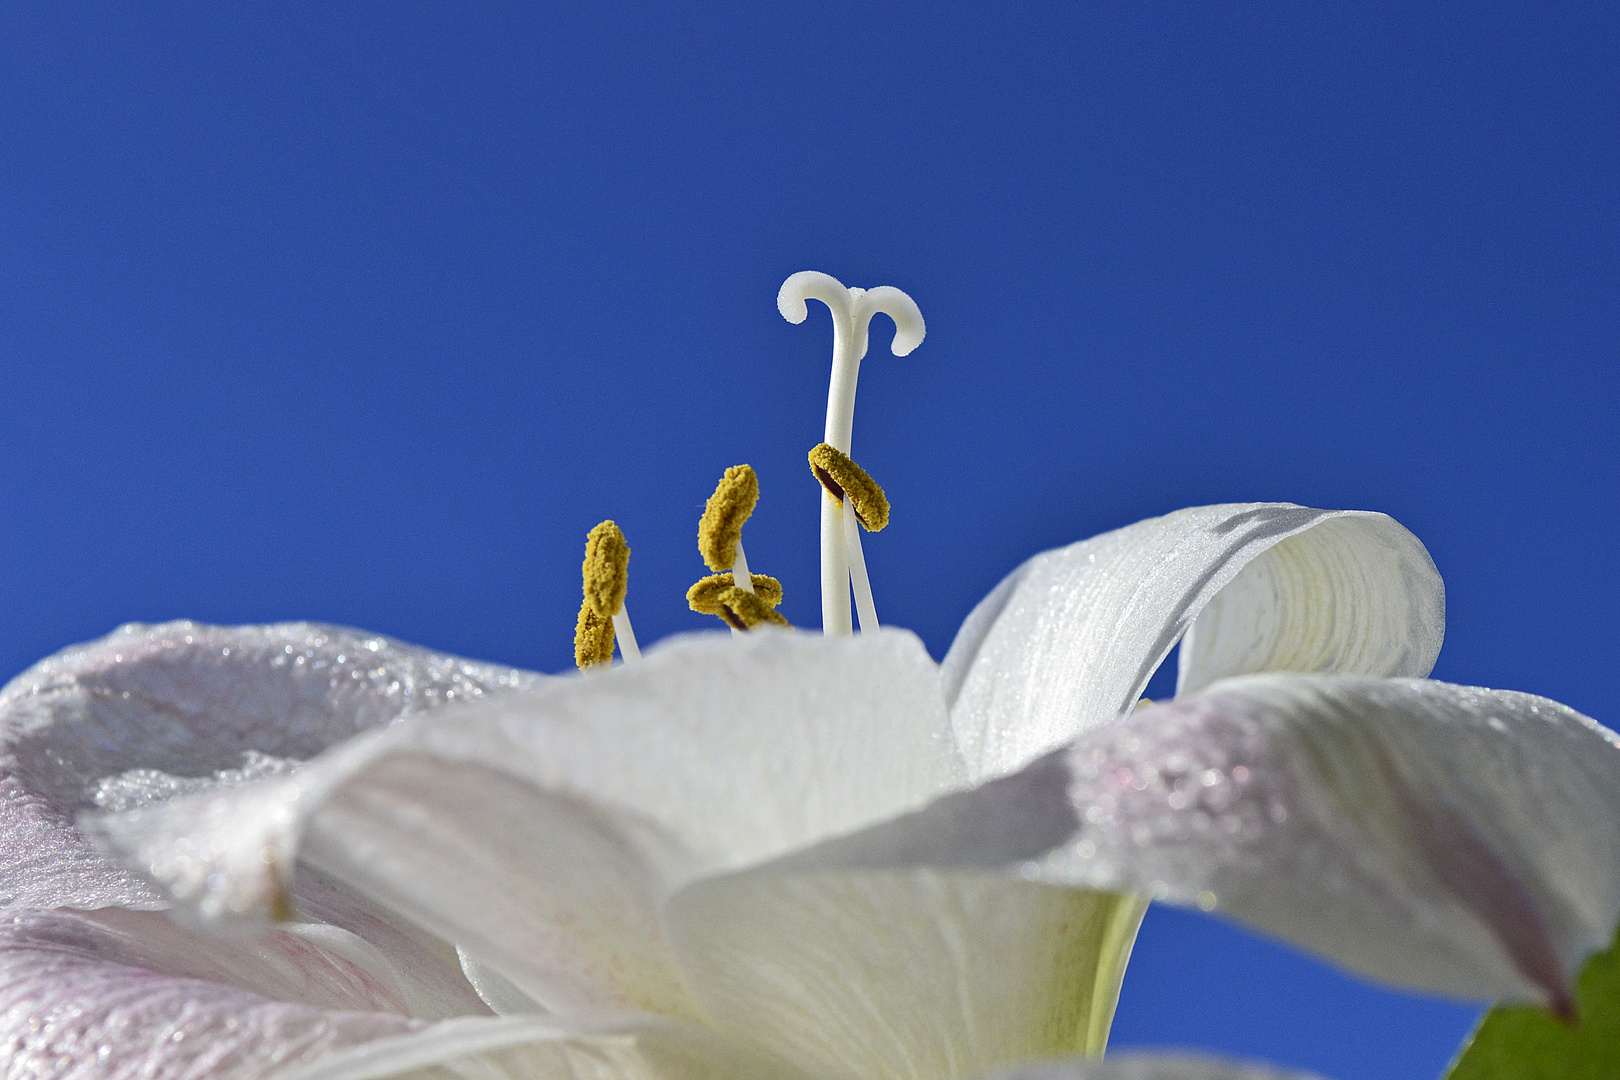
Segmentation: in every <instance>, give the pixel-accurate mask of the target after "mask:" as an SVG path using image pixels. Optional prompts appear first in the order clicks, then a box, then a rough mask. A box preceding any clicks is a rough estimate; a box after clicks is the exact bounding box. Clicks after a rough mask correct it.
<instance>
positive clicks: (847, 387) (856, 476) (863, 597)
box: [574, 270, 926, 668]
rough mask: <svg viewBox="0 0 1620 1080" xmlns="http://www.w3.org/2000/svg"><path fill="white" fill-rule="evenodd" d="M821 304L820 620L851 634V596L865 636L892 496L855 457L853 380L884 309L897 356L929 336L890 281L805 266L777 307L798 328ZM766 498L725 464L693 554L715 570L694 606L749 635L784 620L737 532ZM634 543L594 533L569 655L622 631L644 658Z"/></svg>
mask: <svg viewBox="0 0 1620 1080" xmlns="http://www.w3.org/2000/svg"><path fill="white" fill-rule="evenodd" d="M809 300H819V301H820V302H821V303H823V304H825V305H826V306H827V310H828V311H830V312H831V313H832V321H833V361H832V377H831V379H830V381H829V383H828V387H827V424H826V429H825V432H824V437H823V441H822V442H821V443H820V444H819V445H817V446H816V447H815V448H814V449H813V450H811V451H810V456H809V460H810V471H811V472H812V473H813V474H814V475H815V477H816V479H817V480H818V481H820V483H821V486H822V488H823V489H824V490H825V491H826V494H827V497H826V498H825V499H823V500H822V503H821V627H822V632H823V633H826V634H848V633H851V630H852V628H851V625H850V593H851V590H853V592H854V598H855V607H856V610H857V611H858V612H859V614H860V623H861V632H862V633H863V634H868V633H872V632H874V631H876V630H877V629H878V619H877V607H876V605H875V604H874V603H873V600H872V584H871V581H870V579H869V578H868V577H867V574H866V557H865V554H864V553H863V552H862V550H861V529H863V528H864V529H866V530H867V531H868V532H878V531H880V530H881V529H883V527H884V526H885V525H887V524H888V523H889V500H888V498H887V497H886V496H885V495H884V494H883V489H882V488H881V487H879V486H878V484H877V482H876V481H874V480H873V479H872V478H871V476H869V475H868V474H867V472H866V470H865V469H863V468H861V467H860V466H859V465H857V464H855V462H854V461H853V460H852V459H851V458H850V456H849V443H850V436H851V434H852V428H853V427H854V423H855V382H856V379H857V377H858V376H859V374H860V367H861V360H862V358H863V357H865V356H866V346H867V327H868V326H869V325H870V324H871V321H872V316H874V315H876V314H878V313H879V312H881V313H883V314H885V315H887V316H889V318H891V319H893V320H894V327H895V334H894V343H893V345H891V346H890V348H891V350H892V351H893V352H894V354H895V355H896V356H905V355H906V354H908V353H910V352H911V351H912V350H913V349H915V348H916V347H917V346H918V345H919V344H921V343H922V339H923V335H924V334H925V333H926V327H925V326H924V325H923V317H922V312H920V311H918V310H917V305H916V303H914V302H913V301H912V299H911V297H909V296H907V295H906V294H905V293H903V292H901V291H900V290H899V289H896V288H894V287H892V286H889V285H883V286H879V287H878V288H875V289H849V288H845V287H844V285H843V284H842V283H841V282H839V281H838V280H837V279H836V278H833V277H830V276H829V275H827V274H821V273H817V272H816V271H814V270H804V271H801V272H799V273H797V274H794V275H793V276H791V277H789V278H788V279H787V280H786V281H784V282H783V283H782V289H781V291H780V292H779V293H778V294H777V297H776V308H777V310H778V311H780V312H781V313H782V317H783V318H784V319H786V320H787V321H788V322H791V323H801V322H803V321H804V320H805V318H806V316H807V315H808V314H809V309H808V307H807V306H806V301H809ZM758 502H759V477H758V476H756V475H755V473H754V470H753V469H752V468H751V467H750V466H748V465H734V466H732V467H731V468H729V469H727V470H726V472H725V475H724V476H722V477H721V478H720V483H719V484H718V485H717V486H716V487H715V489H714V494H713V495H711V496H709V501H708V502H707V504H705V506H704V508H703V517H702V519H701V520H700V521H699V522H698V551H699V552H700V553H701V554H702V556H703V561H704V563H706V564H707V565H708V567H709V569H710V570H716V571H720V572H719V573H716V574H713V575H711V576H709V577H706V578H703V579H702V580H700V581H698V582H697V583H696V584H695V585H693V586H692V587H691V588H690V589H688V590H687V593H686V600H687V603H688V604H689V605H690V606H691V608H692V610H693V611H698V612H702V613H703V614H706V615H715V616H717V617H719V618H720V619H721V620H722V621H723V622H725V624H726V625H727V626H729V627H731V630H732V633H742V632H743V631H745V630H750V629H752V628H754V627H756V626H760V625H763V624H766V623H771V624H775V625H780V626H786V625H787V624H788V623H787V620H786V619H784V618H783V617H782V616H781V614H780V613H778V612H777V610H776V606H777V605H778V604H780V603H781V602H782V584H781V582H779V581H777V580H776V579H775V578H772V577H767V576H765V575H764V574H755V573H752V572H750V571H749V568H748V556H747V555H746V554H745V553H744V551H743V544H742V527H743V525H744V524H745V523H746V522H747V521H748V518H749V516H750V515H752V514H753V512H754V506H755V505H756V504H757V503H758ZM629 564H630V547H629V545H628V544H626V543H625V539H624V533H623V532H621V531H620V530H619V527H618V526H617V525H615V524H614V523H613V522H611V521H604V522H602V523H601V524H600V525H598V526H596V528H594V529H592V530H591V531H590V534H589V536H587V538H586V544H585V567H584V576H585V600H584V603H583V604H582V605H581V606H580V609H579V622H578V624H577V625H576V626H575V628H574V661H575V663H577V664H578V665H579V666H580V667H581V668H587V667H594V666H597V665H601V664H607V663H610V662H612V659H613V645H614V640H615V637H617V640H618V644H619V651H620V653H621V654H622V655H623V656H624V658H625V660H626V662H634V661H636V660H639V659H640V658H641V653H640V651H639V650H638V649H637V647H636V638H635V634H634V632H633V631H632V630H631V629H630V615H629V612H628V611H627V610H626V609H625V606H624V598H625V593H626V591H627V588H628V585H629Z"/></svg>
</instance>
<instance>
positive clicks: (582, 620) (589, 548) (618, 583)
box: [574, 521, 641, 668]
mask: <svg viewBox="0 0 1620 1080" xmlns="http://www.w3.org/2000/svg"><path fill="white" fill-rule="evenodd" d="M581 570H582V572H583V574H584V578H585V582H584V585H585V599H584V601H583V602H582V603H581V604H580V606H579V621H578V622H576V623H575V624H574V663H576V664H578V665H579V666H580V667H582V668H588V667H595V666H597V665H599V664H608V663H612V661H613V645H614V641H615V638H617V640H618V645H619V652H620V653H621V654H623V656H624V658H625V659H626V660H627V661H629V660H638V659H640V657H641V650H640V649H638V648H637V647H636V635H635V631H633V630H632V629H631V628H630V613H629V612H628V611H626V610H625V607H624V598H625V594H626V593H627V592H629V590H630V545H629V544H627V543H625V539H624V532H623V531H622V530H621V529H620V528H619V527H618V526H617V525H615V524H614V523H613V522H611V521H604V522H602V523H601V524H600V525H598V526H596V528H594V529H592V530H591V531H590V532H589V533H587V534H586V535H585V564H584V566H583V567H582V568H581Z"/></svg>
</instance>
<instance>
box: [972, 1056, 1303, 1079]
mask: <svg viewBox="0 0 1620 1080" xmlns="http://www.w3.org/2000/svg"><path fill="white" fill-rule="evenodd" d="M996 1080H1313V1077H1312V1076H1311V1075H1310V1074H1308V1073H1302V1072H1294V1071H1292V1070H1283V1069H1276V1068H1273V1067H1271V1066H1269V1065H1255V1064H1249V1063H1239V1062H1235V1061H1222V1060H1220V1059H1218V1058H1211V1057H1201V1056H1193V1055H1190V1054H1125V1055H1121V1056H1118V1057H1115V1056H1114V1055H1112V1054H1110V1055H1109V1056H1108V1060H1107V1061H1052V1062H1046V1063H1043V1064H1040V1065H1028V1066H1025V1067H1024V1068H1021V1069H1013V1070H1011V1071H1008V1072H1004V1073H997V1074H996Z"/></svg>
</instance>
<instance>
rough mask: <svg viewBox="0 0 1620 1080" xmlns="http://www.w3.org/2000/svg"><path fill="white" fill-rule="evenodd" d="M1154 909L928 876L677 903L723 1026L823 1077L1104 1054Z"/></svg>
mask: <svg viewBox="0 0 1620 1080" xmlns="http://www.w3.org/2000/svg"><path fill="white" fill-rule="evenodd" d="M1144 908H1145V903H1144V902H1142V901H1140V900H1137V899H1134V898H1130V897H1125V896H1119V895H1116V894H1111V893H1097V892H1091V891H1088V890H1081V889H1069V888H1059V887H1054V886H1050V885H1041V884H1037V883H1033V882H1021V881H1008V880H1006V879H1004V878H1000V877H996V876H993V875H990V874H984V873H940V872H934V871H928V870H913V871H888V872H885V871H865V872H823V873H814V872H805V873H790V874H783V873H777V872H774V871H770V870H764V871H758V872H754V873H747V874H740V875H736V876H731V877H722V878H716V879H710V880H707V881H703V882H700V883H698V884H696V885H693V886H691V887H689V888H687V889H686V890H684V891H682V892H681V893H680V894H679V895H678V896H677V897H676V898H675V899H674V901H673V902H672V903H671V905H670V909H669V916H668V917H669V921H670V927H671V934H672V936H673V937H674V939H675V942H676V946H677V950H678V952H679V956H680V960H681V965H682V970H683V971H684V972H685V974H686V976H687V981H688V983H689V984H690V985H691V986H692V988H693V992H694V994H695V995H696V997H697V998H698V999H699V1001H700V1002H701V1004H702V1007H703V1010H704V1017H705V1020H706V1021H707V1022H708V1023H709V1024H710V1025H712V1026H714V1027H715V1028H716V1029H718V1030H720V1031H722V1032H725V1033H726V1034H728V1035H729V1036H731V1037H732V1038H733V1039H735V1040H737V1041H739V1042H743V1043H751V1044H753V1045H757V1046H759V1047H761V1048H764V1049H767V1050H770V1051H773V1052H775V1053H777V1054H779V1055H782V1056H785V1057H787V1058H788V1059H790V1060H792V1061H794V1062H797V1063H799V1064H800V1065H803V1066H805V1067H806V1068H808V1069H809V1070H810V1071H812V1072H814V1073H815V1074H817V1075H819V1076H823V1077H841V1078H842V1077H848V1078H857V1077H889V1078H906V1080H945V1078H955V1077H971V1076H976V1075H979V1074H982V1073H985V1072H988V1071H990V1070H993V1069H995V1068H997V1067H999V1066H1004V1065H1007V1064H1010V1063H1016V1062H1022V1061H1029V1060H1034V1059H1041V1058H1049V1057H1070V1056H1078V1055H1086V1054H1097V1053H1100V1052H1101V1051H1102V1047H1103V1044H1104V1043H1105V1042H1106V1040H1107V1034H1108V1026H1109V1023H1110V1022H1111V1020H1112V1018H1113V1012H1114V1002H1115V1001H1116V999H1117V997H1118V993H1119V981H1120V979H1121V978H1122V977H1123V975H1124V973H1125V961H1126V959H1127V958H1128V956H1129V954H1130V944H1131V941H1132V940H1133V938H1134V937H1135V934H1136V927H1137V925H1138V924H1139V923H1140V921H1141V918H1142V913H1143V910H1144Z"/></svg>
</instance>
